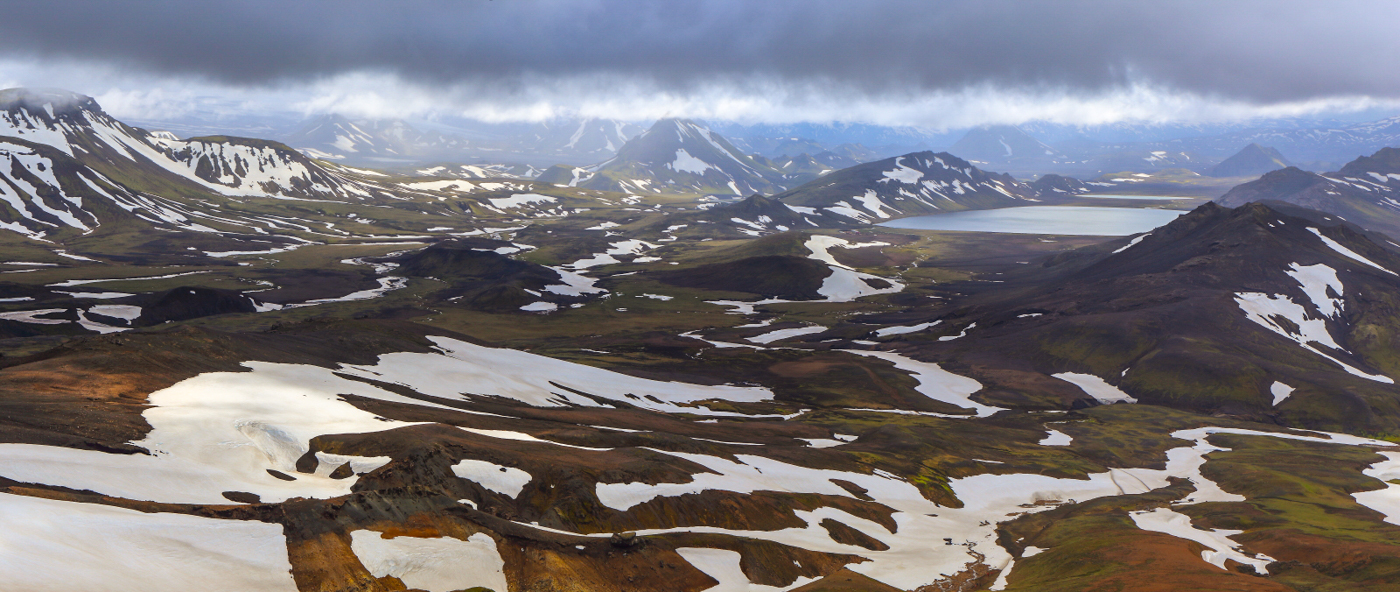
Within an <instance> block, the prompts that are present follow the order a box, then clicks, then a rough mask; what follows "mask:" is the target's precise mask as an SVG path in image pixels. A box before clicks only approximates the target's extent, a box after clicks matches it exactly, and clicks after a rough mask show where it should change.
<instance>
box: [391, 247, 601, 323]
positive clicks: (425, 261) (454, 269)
mask: <svg viewBox="0 0 1400 592" xmlns="http://www.w3.org/2000/svg"><path fill="white" fill-rule="evenodd" d="M495 242H497V241H486V240H481V239H476V240H473V239H466V240H462V241H449V242H443V243H438V244H436V245H433V246H431V247H428V248H427V249H423V250H422V251H418V252H415V253H410V254H408V255H404V256H402V257H400V258H398V259H397V261H398V262H399V267H397V268H395V270H394V273H395V274H397V275H403V276H408V277H424V278H435V279H438V280H442V281H444V282H447V283H448V284H450V286H449V287H448V288H447V289H446V290H443V291H442V292H440V293H439V294H437V297H439V298H443V299H451V300H453V301H454V302H456V303H457V304H461V305H465V306H467V307H470V308H472V309H475V310H483V311H490V312H514V311H518V310H520V307H521V306H525V305H527V304H530V303H533V302H540V301H545V302H554V303H571V302H576V301H580V300H581V299H580V298H577V297H568V296H561V295H558V294H552V293H550V292H548V291H546V290H545V289H544V288H545V287H546V286H549V285H556V284H561V283H563V281H562V280H561V279H560V275H559V272H557V271H554V270H553V269H550V268H548V267H545V266H543V265H539V264H536V263H530V262H527V261H520V260H518V259H511V258H510V257H507V256H505V255H502V254H499V253H496V252H495V251H494V250H491V247H492V246H493V244H492V243H495Z"/></svg>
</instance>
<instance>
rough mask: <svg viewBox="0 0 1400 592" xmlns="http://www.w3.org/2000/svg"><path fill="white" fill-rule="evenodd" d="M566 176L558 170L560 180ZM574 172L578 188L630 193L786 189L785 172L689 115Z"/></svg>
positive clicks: (744, 192)
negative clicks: (580, 172)
mask: <svg viewBox="0 0 1400 592" xmlns="http://www.w3.org/2000/svg"><path fill="white" fill-rule="evenodd" d="M563 174H564V173H563V171H560V172H559V175H560V178H562V176H563ZM569 174H570V175H571V179H570V182H571V183H572V184H573V185H575V186H578V187H585V188H589V189H598V190H604V191H622V192H627V193H662V192H668V193H702V194H724V195H749V194H753V193H775V192H778V191H782V190H783V186H782V185H780V184H779V183H780V180H781V179H782V173H781V172H779V171H777V170H775V169H773V168H772V167H770V166H768V165H765V164H763V163H760V162H758V161H757V160H754V159H753V158H752V157H750V156H748V155H746V154H744V153H743V152H741V151H740V150H739V149H738V148H735V147H734V145H733V144H730V143H729V142H728V141H727V140H725V139H724V138H723V137H722V136H720V135H719V134H716V133H714V132H712V131H710V129H709V128H706V127H704V126H702V125H700V124H698V123H695V122H694V121H690V120H687V119H663V120H661V121H658V122H656V124H655V125H653V126H652V127H651V129H648V130H647V131H646V132H645V133H643V134H641V135H639V136H637V137H636V138H633V139H632V140H630V141H628V142H627V143H626V144H625V145H623V146H622V148H621V149H619V150H618V152H617V156H615V157H613V158H612V159H610V160H608V161H606V162H603V163H602V164H599V165H596V166H594V167H590V168H589V169H588V170H587V175H588V176H587V177H586V178H584V177H582V176H581V175H580V176H578V177H577V180H574V179H573V178H572V175H573V173H569ZM551 178H554V177H553V176H551Z"/></svg>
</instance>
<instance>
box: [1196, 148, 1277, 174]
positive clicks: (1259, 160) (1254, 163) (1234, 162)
mask: <svg viewBox="0 0 1400 592" xmlns="http://www.w3.org/2000/svg"><path fill="white" fill-rule="evenodd" d="M1291 166H1293V163H1291V162H1289V161H1288V159H1287V158H1284V157H1283V155H1282V154H1280V153H1279V151H1278V150H1275V149H1273V148H1269V147H1265V146H1260V145H1258V144H1250V145H1248V146H1245V147H1244V149H1242V150H1240V151H1239V152H1238V153H1236V154H1235V155H1234V156H1231V157H1230V158H1227V159H1225V160H1224V161H1223V162H1221V163H1220V164H1217V165H1215V166H1213V167H1211V168H1210V170H1208V171H1206V175H1209V176H1211V177H1254V176H1258V175H1263V174H1265V173H1268V172H1271V171H1277V170H1279V169H1284V168H1288V167H1291Z"/></svg>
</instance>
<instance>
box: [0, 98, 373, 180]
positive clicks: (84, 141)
mask: <svg viewBox="0 0 1400 592" xmlns="http://www.w3.org/2000/svg"><path fill="white" fill-rule="evenodd" d="M0 136H10V137H14V138H18V139H21V140H26V141H29V142H33V143H38V144H45V145H48V146H51V147H53V148H54V149H56V150H58V151H60V152H62V153H64V154H66V155H68V156H70V157H73V158H75V159H76V160H78V161H79V162H82V163H83V164H85V165H87V166H90V167H92V168H93V169H95V170H97V171H99V172H101V171H104V169H106V170H107V171H110V172H111V173H112V176H114V177H121V176H123V172H124V171H127V170H129V169H131V168H132V167H133V166H134V167H135V168H138V169H140V168H146V169H149V168H150V167H156V168H158V169H160V170H162V171H164V172H165V173H168V174H169V176H171V177H173V178H172V179H171V181H172V182H183V183H188V184H192V185H194V186H196V187H198V188H201V189H204V190H207V191H212V192H214V193H217V194H220V195H228V196H258V197H283V198H312V199H315V198H338V199H356V198H364V197H367V196H368V195H369V192H368V191H367V190H366V189H363V188H361V187H357V186H354V184H352V183H350V182H349V181H347V180H345V179H343V178H341V177H340V176H339V175H336V174H335V173H331V172H329V171H326V170H324V169H322V168H320V167H319V166H318V165H316V164H315V163H313V162H311V161H310V160H309V159H308V158H306V157H305V156H302V155H301V154H298V153H297V152H296V151H295V150H292V149H290V148H288V147H287V146H285V145H282V144H279V143H276V142H269V141H265V140H253V139H247V138H228V137H209V138H196V139H192V140H188V141H185V140H179V139H177V138H176V137H174V136H173V135H171V134H168V133H159V132H157V133H152V132H148V131H146V130H142V129H139V128H133V127H130V126H128V125H126V124H124V123H122V122H120V121H117V120H116V119H113V118H112V117H111V116H109V115H107V114H106V113H105V112H103V111H102V108H101V107H99V106H98V105H97V102H96V101H93V100H92V98H91V97H84V96H81V95H76V94H72V93H67V92H63V91H29V90H25V89H12V90H8V91H0Z"/></svg>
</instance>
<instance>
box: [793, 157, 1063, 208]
mask: <svg viewBox="0 0 1400 592" xmlns="http://www.w3.org/2000/svg"><path fill="white" fill-rule="evenodd" d="M1055 189H1058V190H1052V189H1051V188H1050V187H1049V186H1047V191H1046V192H1044V193H1042V192H1038V191H1037V190H1036V189H1035V188H1033V187H1032V186H1030V185H1027V184H1025V183H1021V182H1019V181H1017V180H1016V179H1015V178H1013V177H1011V176H1010V175H1007V174H1003V173H989V172H986V171H983V170H982V169H979V168H977V167H975V166H973V165H972V164H971V163H969V162H967V161H966V160H963V159H961V158H958V157H956V156H953V155H952V154H948V153H947V152H940V153H937V154H935V153H933V152H915V153H912V154H906V155H904V156H896V157H894V158H886V159H884V160H878V161H875V162H868V163H865V164H861V165H856V166H853V167H850V168H846V169H842V170H840V171H836V172H833V173H829V174H827V175H825V176H823V177H821V178H819V179H817V180H815V181H811V182H809V183H807V184H805V185H802V186H801V187H797V188H794V189H792V190H791V191H787V192H785V193H781V194H778V195H775V196H774V198H776V199H778V200H781V201H782V202H783V203H784V204H786V205H787V206H788V207H790V208H793V209H796V210H798V211H800V212H803V213H806V214H814V215H815V214H823V215H825V214H834V215H838V216H842V217H845V218H848V219H850V220H851V221H853V222H861V223H865V222H878V221H880V220H882V219H889V218H901V217H904V216H914V215H918V214H930V213H937V212H952V211H958V210H967V209H985V208H1001V207H1011V206H1017V205H1030V204H1031V203H1034V202H1037V201H1041V200H1042V199H1055V198H1056V196H1060V195H1069V194H1072V193H1082V192H1083V184H1078V185H1075V184H1071V183H1068V182H1066V183H1062V184H1060V185H1057V186H1055Z"/></svg>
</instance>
